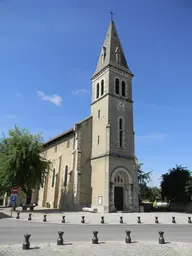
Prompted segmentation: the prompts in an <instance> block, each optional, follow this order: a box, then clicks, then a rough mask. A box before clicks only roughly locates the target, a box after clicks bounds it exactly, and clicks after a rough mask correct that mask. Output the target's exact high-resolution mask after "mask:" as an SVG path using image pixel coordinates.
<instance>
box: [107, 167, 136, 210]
mask: <svg viewBox="0 0 192 256" xmlns="http://www.w3.org/2000/svg"><path fill="white" fill-rule="evenodd" d="M132 186H133V180H132V177H131V174H130V172H129V171H128V170H127V169H126V168H124V167H118V168H116V169H115V170H113V172H112V174H111V179H110V205H111V210H112V211H129V210H130V209H131V205H132Z"/></svg>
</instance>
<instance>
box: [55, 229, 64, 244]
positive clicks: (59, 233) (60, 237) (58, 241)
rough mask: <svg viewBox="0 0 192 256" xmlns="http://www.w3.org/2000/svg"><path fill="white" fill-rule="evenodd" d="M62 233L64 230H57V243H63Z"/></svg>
mask: <svg viewBox="0 0 192 256" xmlns="http://www.w3.org/2000/svg"><path fill="white" fill-rule="evenodd" d="M63 234H64V232H63V231H59V232H58V235H59V237H58V239H57V245H63V242H64V241H63Z"/></svg>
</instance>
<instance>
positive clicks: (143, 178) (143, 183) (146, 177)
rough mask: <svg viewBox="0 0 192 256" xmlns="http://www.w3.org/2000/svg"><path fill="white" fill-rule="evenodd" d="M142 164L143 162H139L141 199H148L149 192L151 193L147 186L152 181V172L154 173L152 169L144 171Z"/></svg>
mask: <svg viewBox="0 0 192 256" xmlns="http://www.w3.org/2000/svg"><path fill="white" fill-rule="evenodd" d="M142 166H143V164H137V173H138V182H139V196H140V201H143V200H145V199H147V194H148V193H149V188H148V187H147V183H149V182H150V181H151V173H152V171H150V172H147V173H145V172H144V171H142Z"/></svg>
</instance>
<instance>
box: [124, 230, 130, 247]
mask: <svg viewBox="0 0 192 256" xmlns="http://www.w3.org/2000/svg"><path fill="white" fill-rule="evenodd" d="M125 233H126V236H125V243H126V244H130V243H131V231H129V230H126V231H125Z"/></svg>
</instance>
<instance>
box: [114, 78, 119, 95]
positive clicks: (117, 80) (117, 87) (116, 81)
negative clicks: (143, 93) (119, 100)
mask: <svg viewBox="0 0 192 256" xmlns="http://www.w3.org/2000/svg"><path fill="white" fill-rule="evenodd" d="M115 93H116V94H119V79H118V78H116V79H115Z"/></svg>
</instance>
